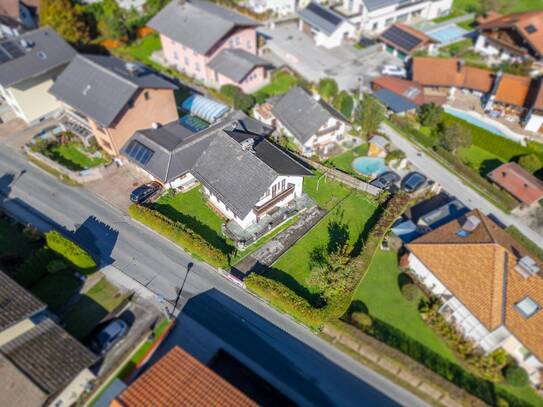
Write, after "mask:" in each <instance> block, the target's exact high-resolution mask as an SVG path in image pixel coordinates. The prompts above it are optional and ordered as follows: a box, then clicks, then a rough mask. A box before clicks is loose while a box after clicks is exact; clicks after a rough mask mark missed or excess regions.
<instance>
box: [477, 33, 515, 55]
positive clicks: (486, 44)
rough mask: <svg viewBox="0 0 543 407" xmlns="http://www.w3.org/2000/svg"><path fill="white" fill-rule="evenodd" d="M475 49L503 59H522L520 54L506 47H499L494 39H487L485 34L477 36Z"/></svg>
mask: <svg viewBox="0 0 543 407" xmlns="http://www.w3.org/2000/svg"><path fill="white" fill-rule="evenodd" d="M474 49H475V51H477V52H479V53H481V54H483V55H485V56H487V57H495V58H499V59H500V60H503V61H508V60H510V59H520V58H519V57H518V56H516V55H513V54H510V53H509V52H508V51H507V50H506V49H505V48H500V47H497V46H496V45H494V43H493V42H492V41H489V40H487V39H486V37H485V36H484V35H479V36H478V37H477V40H476V41H475V45H474Z"/></svg>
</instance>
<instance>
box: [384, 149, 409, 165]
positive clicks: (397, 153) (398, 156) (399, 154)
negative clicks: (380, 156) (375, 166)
mask: <svg viewBox="0 0 543 407" xmlns="http://www.w3.org/2000/svg"><path fill="white" fill-rule="evenodd" d="M404 158H405V153H404V152H403V151H402V150H392V151H391V152H390V153H388V154H387V156H386V157H385V162H386V163H387V164H388V163H390V162H391V161H394V160H403V159H404Z"/></svg>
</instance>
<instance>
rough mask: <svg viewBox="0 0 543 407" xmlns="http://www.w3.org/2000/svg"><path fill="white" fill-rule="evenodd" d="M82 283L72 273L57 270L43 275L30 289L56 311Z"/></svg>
mask: <svg viewBox="0 0 543 407" xmlns="http://www.w3.org/2000/svg"><path fill="white" fill-rule="evenodd" d="M82 284H83V283H82V282H81V281H80V280H79V279H78V278H76V277H75V276H74V275H73V274H72V273H70V272H58V273H55V274H49V275H46V276H45V277H43V278H42V279H41V280H39V281H38V282H37V283H36V284H34V285H33V286H32V288H31V289H30V291H32V293H33V294H34V295H35V296H36V297H38V298H39V299H40V300H42V301H43V302H44V303H46V304H47V305H48V306H49V308H50V309H52V310H53V311H56V310H58V309H59V308H60V307H62V306H63V305H64V304H66V302H67V301H68V300H69V299H70V298H71V297H72V296H73V295H74V294H75V293H77V291H78V290H79V288H80V287H81V285H82Z"/></svg>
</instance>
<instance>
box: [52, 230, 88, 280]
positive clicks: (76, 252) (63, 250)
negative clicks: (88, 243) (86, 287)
mask: <svg viewBox="0 0 543 407" xmlns="http://www.w3.org/2000/svg"><path fill="white" fill-rule="evenodd" d="M45 241H46V244H47V247H49V248H50V249H51V250H53V251H54V252H56V253H58V254H60V255H61V256H62V257H64V258H65V259H66V260H68V261H69V262H70V263H71V264H72V265H73V266H74V267H75V268H76V269H77V270H78V271H80V272H82V273H85V274H88V273H92V272H93V271H95V270H96V262H95V261H94V260H93V258H92V257H91V256H90V255H89V254H88V253H87V252H86V251H85V250H83V249H82V248H81V247H79V246H78V245H76V244H75V243H74V242H72V241H71V240H69V239H67V238H65V237H64V236H62V235H61V234H60V233H59V232H57V231H51V232H48V233H46V234H45Z"/></svg>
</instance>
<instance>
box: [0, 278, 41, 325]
mask: <svg viewBox="0 0 543 407" xmlns="http://www.w3.org/2000/svg"><path fill="white" fill-rule="evenodd" d="M45 308H46V305H45V304H44V303H43V302H41V301H40V300H38V299H37V298H36V297H34V296H33V295H32V294H30V293H29V292H28V291H26V290H25V289H24V288H23V287H21V286H20V285H19V284H17V283H16V282H15V281H14V280H12V279H11V278H10V277H8V276H7V275H6V274H5V273H3V272H2V271H0V332H1V331H3V330H4V329H7V328H9V327H11V326H12V325H15V324H17V323H19V322H21V321H23V320H25V319H27V318H30V317H31V316H33V315H35V314H37V313H38V312H41V311H43V310H45Z"/></svg>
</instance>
